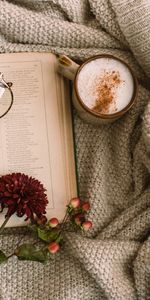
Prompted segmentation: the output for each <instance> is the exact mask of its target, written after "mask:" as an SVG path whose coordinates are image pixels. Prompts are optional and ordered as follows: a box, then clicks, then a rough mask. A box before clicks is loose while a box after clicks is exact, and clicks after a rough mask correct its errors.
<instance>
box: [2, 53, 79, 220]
mask: <svg viewBox="0 0 150 300" xmlns="http://www.w3.org/2000/svg"><path fill="white" fill-rule="evenodd" d="M0 72H3V74H4V78H5V80H6V82H12V83H13V86H12V90H13V93H14V104H13V106H12V108H11V110H10V111H9V112H8V114H7V115H6V116H4V117H3V118H2V119H0V175H6V174H8V173H12V172H21V173H25V174H27V175H29V176H32V177H35V178H37V179H39V180H40V181H41V183H43V185H44V187H45V188H46V189H47V195H48V201H49V204H48V207H47V217H48V218H50V217H57V218H58V219H62V218H63V216H64V213H65V209H66V205H67V203H68V202H69V200H70V199H71V198H72V197H76V196H77V186H76V171H75V158H74V145H73V132H72V118H71V106H70V99H69V96H70V92H69V84H68V82H67V81H66V80H64V79H63V78H62V77H61V76H60V75H59V74H58V73H57V59H56V57H55V55H53V54H50V53H15V54H1V55H0ZM4 215H5V212H4V214H0V224H2V222H3V221H4ZM24 219H25V217H23V218H18V217H15V216H13V217H12V218H11V219H10V221H9V222H8V226H19V225H24V224H25V223H24Z"/></svg>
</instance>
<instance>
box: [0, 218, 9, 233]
mask: <svg viewBox="0 0 150 300" xmlns="http://www.w3.org/2000/svg"><path fill="white" fill-rule="evenodd" d="M9 219H10V216H7V217H6V218H5V221H4V222H3V224H2V226H1V227H0V234H1V233H2V232H3V230H4V227H5V225H6V223H7V222H8V220H9Z"/></svg>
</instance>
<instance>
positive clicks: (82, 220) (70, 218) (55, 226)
mask: <svg viewBox="0 0 150 300" xmlns="http://www.w3.org/2000/svg"><path fill="white" fill-rule="evenodd" d="M89 209H90V204H89V202H81V200H80V199H79V198H72V199H71V201H70V203H69V204H68V206H67V212H66V216H65V218H64V220H63V222H62V223H61V224H60V223H59V221H58V219H57V218H52V219H50V220H49V221H48V223H47V226H49V227H50V228H51V231H55V232H56V231H57V232H58V235H55V236H54V240H53V241H51V242H50V243H49V244H48V250H49V252H50V253H56V252H57V251H58V250H59V249H60V245H61V242H62V231H63V224H64V223H70V225H72V226H73V228H74V229H80V230H82V231H88V230H89V229H90V228H91V227H92V222H91V221H89V220H86V213H87V212H88V211H89Z"/></svg>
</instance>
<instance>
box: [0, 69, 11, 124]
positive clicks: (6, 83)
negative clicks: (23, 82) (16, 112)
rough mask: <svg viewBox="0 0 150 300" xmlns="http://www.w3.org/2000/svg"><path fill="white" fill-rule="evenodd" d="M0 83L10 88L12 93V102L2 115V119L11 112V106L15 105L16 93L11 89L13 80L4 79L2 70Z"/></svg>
mask: <svg viewBox="0 0 150 300" xmlns="http://www.w3.org/2000/svg"><path fill="white" fill-rule="evenodd" d="M0 83H2V84H3V86H4V88H8V89H9V91H10V94H11V103H10V105H9V107H8V109H7V110H6V111H5V112H4V113H3V114H2V115H0V119H1V118H2V117H4V116H5V115H6V114H7V113H8V112H9V110H10V109H11V107H12V105H13V102H14V95H13V92H12V89H11V86H12V82H6V81H5V80H4V74H3V73H1V72H0Z"/></svg>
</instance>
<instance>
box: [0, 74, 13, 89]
mask: <svg viewBox="0 0 150 300" xmlns="http://www.w3.org/2000/svg"><path fill="white" fill-rule="evenodd" d="M0 82H1V83H2V84H3V85H4V86H6V87H7V88H8V89H10V87H11V86H12V83H11V82H8V83H7V82H6V81H5V80H4V74H3V73H1V72H0Z"/></svg>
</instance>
